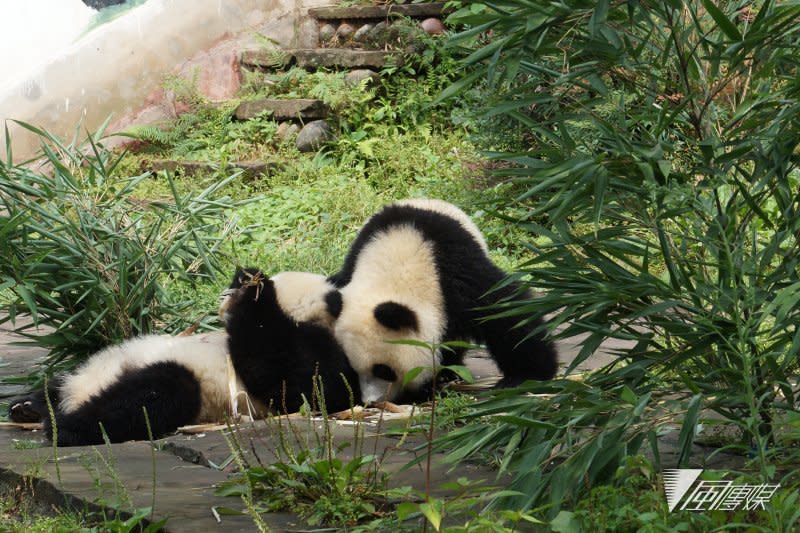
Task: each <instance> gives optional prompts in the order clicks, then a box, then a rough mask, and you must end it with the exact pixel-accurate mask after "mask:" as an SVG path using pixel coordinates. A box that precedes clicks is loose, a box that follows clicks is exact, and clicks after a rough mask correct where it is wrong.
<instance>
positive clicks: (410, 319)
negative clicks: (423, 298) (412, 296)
mask: <svg viewBox="0 0 800 533" xmlns="http://www.w3.org/2000/svg"><path fill="white" fill-rule="evenodd" d="M372 314H373V315H375V320H377V321H378V322H379V323H381V324H382V325H384V326H386V327H387V328H389V329H393V330H397V331H401V330H405V329H410V330H412V331H417V330H418V329H419V322H418V321H417V314H416V313H415V312H414V311H412V310H411V309H410V308H408V307H406V306H405V305H403V304H399V303H396V302H383V303H382V304H378V305H377V306H376V307H375V310H374V311H373V312H372Z"/></svg>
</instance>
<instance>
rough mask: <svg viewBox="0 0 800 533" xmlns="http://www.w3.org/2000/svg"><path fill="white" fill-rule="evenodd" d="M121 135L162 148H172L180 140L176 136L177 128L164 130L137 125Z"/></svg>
mask: <svg viewBox="0 0 800 533" xmlns="http://www.w3.org/2000/svg"><path fill="white" fill-rule="evenodd" d="M119 135H124V136H126V137H131V138H132V139H136V140H138V141H143V142H147V143H151V144H159V145H162V146H172V145H173V144H174V143H175V142H176V141H177V140H178V136H177V135H176V134H175V128H170V129H168V130H164V129H162V128H160V127H158V126H155V125H152V124H144V125H138V124H137V125H134V126H131V127H130V128H128V129H127V130H125V131H123V132H120V133H119Z"/></svg>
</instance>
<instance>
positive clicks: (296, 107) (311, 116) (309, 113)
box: [233, 98, 330, 122]
mask: <svg viewBox="0 0 800 533" xmlns="http://www.w3.org/2000/svg"><path fill="white" fill-rule="evenodd" d="M264 111H271V112H272V118H273V119H274V120H277V121H279V122H280V121H283V120H302V121H307V120H316V119H320V118H325V117H327V116H328V113H329V112H330V109H328V106H326V105H325V103H324V102H323V101H322V100H313V99H310V98H295V99H286V100H278V99H274V98H263V99H260V100H248V101H246V102H242V103H241V104H239V106H238V107H237V108H236V111H234V113H233V115H234V116H235V117H236V118H237V119H239V120H248V119H251V118H255V117H256V116H257V115H259V114H260V113H263V112H264Z"/></svg>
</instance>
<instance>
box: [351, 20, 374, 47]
mask: <svg viewBox="0 0 800 533" xmlns="http://www.w3.org/2000/svg"><path fill="white" fill-rule="evenodd" d="M374 27H375V25H374V24H364V25H363V26H361V27H360V28H358V29H357V30H356V32H355V33H354V34H353V40H354V41H356V42H358V43H363V42H364V41H365V40H366V39H367V37H368V36H369V32H371V31H372V28H374Z"/></svg>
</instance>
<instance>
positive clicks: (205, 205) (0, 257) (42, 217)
mask: <svg viewBox="0 0 800 533" xmlns="http://www.w3.org/2000/svg"><path fill="white" fill-rule="evenodd" d="M23 126H24V127H26V128H27V129H29V130H31V131H33V132H34V133H36V134H37V135H39V136H40V138H41V139H42V143H43V144H42V157H44V161H45V162H46V164H47V166H48V167H49V168H48V169H46V170H37V169H40V168H41V166H38V167H37V166H33V165H31V164H30V163H23V164H18V165H14V164H12V163H11V162H10V157H9V159H8V160H6V161H4V162H0V205H2V209H0V211H1V213H0V234H2V238H0V287H2V288H3V289H7V290H8V291H9V293H10V294H11V295H12V298H11V299H10V301H8V302H7V303H5V304H4V305H3V312H4V315H5V316H6V318H5V319H4V320H12V321H14V320H15V319H16V317H17V316H18V315H20V314H23V313H24V314H27V315H30V317H31V318H32V319H33V321H32V322H28V321H23V322H22V323H21V325H19V328H18V330H19V331H20V332H21V333H23V334H24V335H27V336H29V337H30V338H31V342H33V343H35V344H37V345H39V346H42V347H45V348H47V349H48V350H49V355H48V358H47V366H48V367H50V368H53V367H62V366H64V367H69V366H72V365H74V364H75V363H77V362H79V361H80V358H81V357H83V356H86V355H88V354H90V353H93V352H94V351H96V350H97V349H99V348H100V347H103V346H106V345H108V344H109V343H112V342H117V341H120V340H122V339H125V338H128V337H131V336H133V335H138V334H143V333H150V332H157V331H161V330H163V329H176V328H181V327H184V326H185V325H186V324H187V323H191V322H193V321H195V320H197V319H200V318H203V316H202V315H196V314H195V315H194V316H192V314H193V313H196V312H197V311H196V309H195V308H194V305H193V304H194V302H193V301H191V300H185V301H178V300H176V299H174V298H173V296H172V295H171V294H170V292H169V291H168V290H167V288H166V287H167V285H169V284H170V283H172V282H174V281H176V280H182V281H184V282H185V283H188V284H195V283H198V282H203V281H205V282H207V281H208V280H209V279H213V278H214V277H215V276H216V275H217V274H218V273H219V272H220V264H221V258H220V252H221V246H222V244H223V243H225V241H226V240H227V239H228V237H229V235H230V234H231V231H232V227H231V226H230V225H227V224H226V220H225V216H224V213H225V210H226V209H228V208H230V207H232V206H233V205H235V204H233V203H230V202H228V201H227V200H225V199H224V198H222V197H220V195H219V191H220V190H221V189H223V188H224V187H225V186H226V185H227V183H228V182H229V181H230V180H223V181H221V182H219V183H216V184H214V185H212V186H210V187H208V188H207V189H205V190H203V191H201V192H199V193H194V194H187V195H182V194H179V193H178V192H177V191H176V190H175V189H174V187H173V188H172V191H173V193H174V194H173V195H172V196H171V197H170V198H168V199H164V200H157V201H152V202H151V201H140V200H138V199H136V198H134V197H133V196H132V191H133V190H134V188H135V187H136V186H137V184H138V183H140V182H141V181H142V180H143V179H145V178H146V177H147V176H146V175H141V176H134V177H127V176H118V175H117V173H116V167H117V164H118V163H119V160H120V156H114V155H112V154H111V153H110V152H108V151H107V150H106V149H104V148H103V147H102V146H101V145H100V144H98V135H94V136H89V138H88V139H87V140H86V141H85V142H84V143H82V144H77V143H76V142H75V141H73V142H72V143H69V144H67V143H64V142H63V141H61V140H59V139H57V138H55V137H53V136H52V135H50V134H48V133H46V132H43V131H41V130H38V129H36V128H34V127H32V126H29V125H27V124H23ZM165 178H166V180H167V182H168V183H170V185H171V181H170V177H169V176H165ZM225 275H226V276H227V270H226V271H225ZM211 311H213V309H211ZM37 326H45V329H44V330H43V331H44V332H42V331H36V329H35V328H36V327H37Z"/></svg>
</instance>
